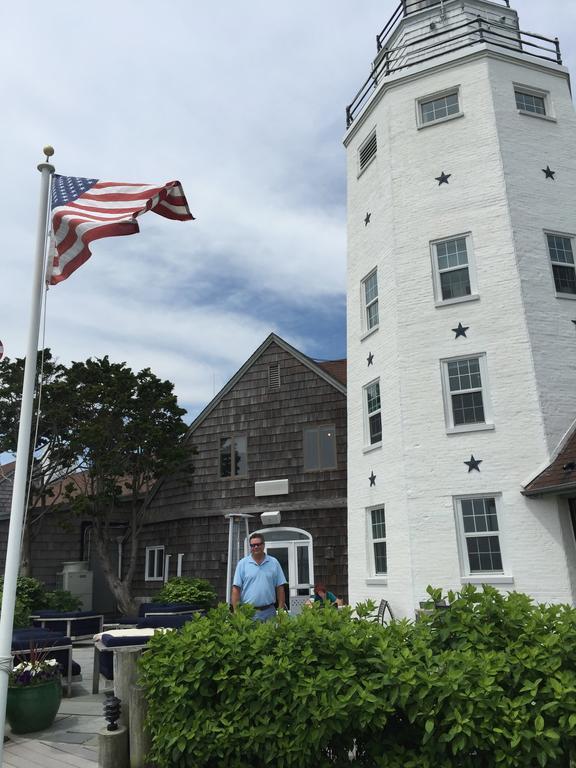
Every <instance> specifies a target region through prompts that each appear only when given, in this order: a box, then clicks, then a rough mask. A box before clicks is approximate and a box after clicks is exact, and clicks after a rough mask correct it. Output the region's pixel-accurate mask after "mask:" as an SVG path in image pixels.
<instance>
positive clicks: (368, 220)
mask: <svg viewBox="0 0 576 768" xmlns="http://www.w3.org/2000/svg"><path fill="white" fill-rule="evenodd" d="M371 216H372V214H371V213H366V216H365V217H364V226H365V227H367V226H368V224H370V218H371Z"/></svg>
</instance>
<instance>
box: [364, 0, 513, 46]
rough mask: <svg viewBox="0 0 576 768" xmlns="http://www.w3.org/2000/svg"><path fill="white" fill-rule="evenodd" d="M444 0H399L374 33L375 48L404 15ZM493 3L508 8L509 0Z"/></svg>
mask: <svg viewBox="0 0 576 768" xmlns="http://www.w3.org/2000/svg"><path fill="white" fill-rule="evenodd" d="M444 2H445V0H400V3H399V5H398V7H397V8H396V10H395V11H394V12H393V13H392V16H391V17H390V18H389V19H388V21H387V22H386V26H385V27H384V29H383V30H382V32H380V34H379V35H376V48H377V49H378V50H380V49H381V48H383V47H384V41H385V40H386V38H387V37H388V35H389V34H390V32H391V31H392V29H394V27H395V26H396V22H398V21H399V20H400V19H401V18H403V17H404V16H410V14H412V13H418V11H424V10H427V9H428V8H433V7H434V6H436V5H440V6H442V4H443V3H444ZM491 2H493V3H499V4H501V5H505V6H506V8H510V0H491Z"/></svg>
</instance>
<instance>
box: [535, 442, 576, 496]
mask: <svg viewBox="0 0 576 768" xmlns="http://www.w3.org/2000/svg"><path fill="white" fill-rule="evenodd" d="M523 494H524V495H525V496H541V495H543V494H547V495H548V494H551V495H556V496H575V495H576V427H574V428H573V429H572V431H571V434H570V435H569V437H568V438H567V439H566V440H565V442H564V444H563V445H562V444H561V446H560V450H559V451H558V453H557V455H556V458H555V459H554V460H553V461H552V462H551V463H550V464H549V465H548V466H547V467H546V469H544V470H543V471H542V472H540V474H539V475H537V476H536V477H535V478H534V479H533V480H531V481H530V482H529V483H528V484H527V485H526V486H525V487H524V490H523Z"/></svg>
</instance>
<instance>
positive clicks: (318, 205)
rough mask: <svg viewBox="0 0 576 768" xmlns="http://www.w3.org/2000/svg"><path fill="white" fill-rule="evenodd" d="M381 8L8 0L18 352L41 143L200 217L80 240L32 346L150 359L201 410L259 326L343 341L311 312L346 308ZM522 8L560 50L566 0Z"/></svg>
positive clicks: (8, 287)
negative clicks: (351, 110)
mask: <svg viewBox="0 0 576 768" xmlns="http://www.w3.org/2000/svg"><path fill="white" fill-rule="evenodd" d="M396 4H397V3H396V0H394V2H390V3H382V0H363V2H362V3H353V2H350V0H315V1H314V2H313V3H311V2H303V0H300V2H297V3H291V4H279V3H271V2H269V0H244V2H242V3H239V2H232V0H228V2H226V0H224V2H222V3H220V4H216V5H215V4H207V3H204V2H200V0H171V2H170V3H169V4H163V5H162V4H158V3H157V2H155V1H154V2H153V0H125V2H122V3H118V2H112V0H101V1H100V2H99V3H98V4H97V5H94V4H92V5H88V6H87V5H85V4H81V3H80V4H79V3H76V2H72V0H58V2H57V3H53V4H52V6H51V7H50V13H49V18H48V19H47V18H46V15H45V14H44V15H43V14H40V13H38V8H37V7H36V6H34V5H33V4H27V3H20V4H16V3H12V4H8V5H5V6H4V8H3V9H2V11H1V12H0V29H2V33H0V34H2V40H1V43H2V44H1V45H0V66H1V67H2V69H3V71H4V72H6V73H10V76H9V77H5V78H3V81H2V83H1V84H0V95H1V96H2V103H3V105H4V110H5V120H4V122H3V146H4V148H5V152H4V158H3V171H4V177H5V179H9V183H5V184H3V185H2V188H1V189H0V210H1V211H2V232H3V248H2V262H1V263H2V273H1V275H0V284H1V287H2V294H1V304H0V339H2V340H3V342H4V344H5V346H6V349H7V353H8V354H10V355H11V356H16V355H22V354H23V353H24V345H25V338H26V329H27V323H28V314H27V312H28V301H29V291H30V287H29V280H30V274H31V269H32V260H33V250H34V231H35V222H36V213H37V212H36V207H37V193H38V181H39V177H38V173H37V172H36V170H35V166H36V164H37V162H39V161H40V160H41V156H40V149H41V147H42V145H43V144H44V143H47V142H51V143H53V144H54V146H55V148H56V155H55V157H54V161H55V164H56V167H57V170H58V172H61V173H64V174H69V175H86V176H94V177H99V178H102V179H110V180H118V181H122V180H130V181H153V182H158V181H168V180H170V179H174V178H178V179H180V180H181V181H182V182H183V185H184V188H185V190H186V193H187V196H188V199H189V202H190V206H191V208H192V210H193V212H194V213H195V214H196V215H197V217H198V220H197V221H196V222H190V223H184V224H181V223H174V222H167V221H163V220H160V219H159V218H158V217H155V216H153V215H152V214H148V215H147V216H146V217H144V218H143V220H142V225H141V226H142V233H141V234H140V235H137V236H134V237H128V238H116V239H108V240H103V241H99V242H97V243H95V244H94V245H93V251H94V256H93V257H92V259H91V260H90V261H89V262H88V263H87V264H86V265H85V266H84V267H82V268H81V269H80V270H79V271H78V272H77V273H75V274H74V275H73V276H72V277H71V278H70V279H69V280H68V281H66V282H65V283H63V284H61V285H60V286H57V287H56V288H54V289H52V290H51V291H50V297H49V314H48V324H47V325H48V336H47V343H48V344H49V345H50V346H51V347H52V349H53V351H54V353H55V354H56V355H58V356H59V357H60V358H62V359H63V360H70V359H85V358H86V357H88V356H94V355H96V356H102V355H104V354H109V355H110V357H111V359H115V360H126V361H127V362H128V364H130V365H131V366H132V367H133V368H140V367H143V366H147V365H149V366H150V367H151V368H152V369H153V370H154V371H156V372H157V373H158V374H159V375H161V376H163V377H165V378H170V379H172V380H174V381H175V383H176V387H177V391H178V394H179V396H180V397H181V399H182V400H183V401H185V402H186V403H190V404H192V405H193V407H194V408H198V407H200V405H201V404H202V402H205V401H207V400H208V399H209V398H210V397H211V396H212V394H213V389H214V383H213V380H214V381H215V382H216V388H217V389H219V388H220V386H222V384H223V383H224V382H225V380H226V379H227V378H228V377H229V376H231V375H232V374H233V373H234V371H235V370H236V369H237V368H238V367H239V365H241V364H242V362H243V361H244V360H245V359H246V358H247V357H248V355H249V354H251V352H252V351H253V350H254V349H255V348H256V347H257V346H258V345H259V344H260V343H261V342H262V341H263V340H264V338H265V337H266V336H267V335H268V333H269V332H270V331H271V330H275V331H277V332H279V333H280V334H281V335H285V336H287V337H288V340H290V341H292V342H294V343H296V344H297V345H300V346H301V347H303V349H304V351H307V350H310V349H314V350H316V351H317V350H319V349H322V348H323V344H324V345H325V346H324V349H325V353H324V354H323V355H322V356H324V357H328V356H330V355H332V356H339V355H341V354H343V346H344V341H343V339H340V341H334V340H333V339H332V338H331V336H332V334H329V333H328V332H327V331H326V315H327V314H329V313H330V312H331V311H333V310H334V308H335V307H342V306H343V304H344V275H345V247H346V233H345V179H344V174H345V164H344V150H343V148H342V146H341V141H342V137H343V134H344V128H345V126H344V108H345V105H346V103H347V102H349V101H350V100H351V99H352V97H353V96H354V93H355V92H356V90H357V89H358V88H359V86H360V85H361V84H362V82H363V81H364V79H365V78H366V77H367V75H368V73H369V70H370V63H371V60H372V58H373V57H374V55H375V43H374V40H375V35H376V33H377V32H379V31H380V30H381V28H382V27H383V26H384V24H385V22H386V21H387V19H388V17H389V15H390V14H391V13H392V11H393V10H394V8H395V7H396ZM518 6H519V8H518V10H519V12H520V17H521V22H522V23H521V26H522V28H523V29H528V30H532V31H535V32H538V33H541V34H545V35H553V34H555V33H559V34H560V36H561V37H560V42H561V45H562V50H563V53H564V61H565V63H567V64H568V66H572V65H574V64H575V62H576V38H575V34H574V29H575V25H574V22H575V21H576V9H575V7H574V4H573V3H572V1H571V0H553V2H550V3H547V4H546V5H545V6H544V5H543V4H542V3H541V2H540V0H523V2H522V3H520V2H518ZM315 312H316V313H317V314H314V313H315ZM308 317H310V318H311V321H310V323H309V327H307V328H303V327H302V318H308ZM312 318H314V319H316V320H318V322H314V320H312ZM320 318H322V319H323V322H324V325H322V323H321V322H320V321H319V319H320ZM322 328H323V329H324V330H321V329H322Z"/></svg>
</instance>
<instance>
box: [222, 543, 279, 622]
mask: <svg viewBox="0 0 576 768" xmlns="http://www.w3.org/2000/svg"><path fill="white" fill-rule="evenodd" d="M285 583H286V577H285V576H284V573H283V571H282V566H281V565H280V563H279V562H278V560H276V558H275V557H272V556H271V555H267V554H266V552H265V551H264V536H262V534H261V533H253V534H252V536H250V554H249V555H248V557H243V558H242V560H240V562H239V563H238V565H237V566H236V572H235V573H234V582H233V586H232V608H233V609H234V610H236V608H237V606H238V604H239V603H250V605H253V606H254V608H256V613H255V614H254V620H255V621H267V620H268V619H271V618H272V616H275V615H276V608H275V607H274V603H276V602H277V603H278V607H279V608H284V600H285V596H284V584H285Z"/></svg>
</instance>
